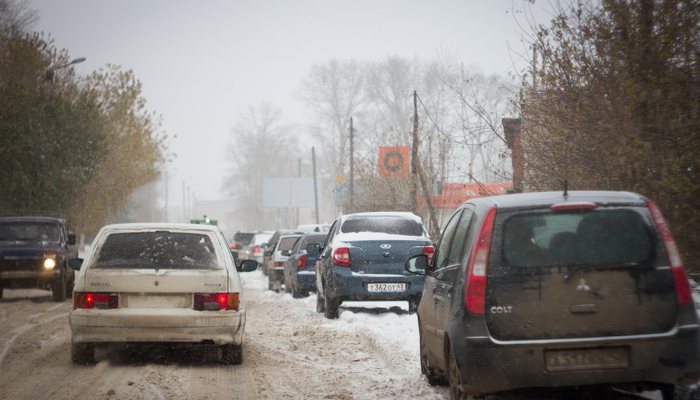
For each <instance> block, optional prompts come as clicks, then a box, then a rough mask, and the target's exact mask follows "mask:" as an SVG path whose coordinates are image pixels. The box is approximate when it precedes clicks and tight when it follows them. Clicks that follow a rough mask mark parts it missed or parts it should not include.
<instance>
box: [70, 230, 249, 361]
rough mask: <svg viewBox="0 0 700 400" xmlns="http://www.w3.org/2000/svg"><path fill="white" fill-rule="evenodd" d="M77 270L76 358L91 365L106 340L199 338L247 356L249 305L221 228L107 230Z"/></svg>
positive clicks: (225, 352)
mask: <svg viewBox="0 0 700 400" xmlns="http://www.w3.org/2000/svg"><path fill="white" fill-rule="evenodd" d="M69 264H70V265H71V267H72V268H73V269H76V270H79V271H80V272H79V274H78V278H77V280H76V283H75V289H74V294H73V310H72V311H71V313H70V329H71V359H72V361H73V362H74V363H76V364H85V363H93V362H94V357H95V356H94V354H95V346H97V345H101V344H109V343H191V344H195V343H200V344H215V345H218V346H220V347H221V360H222V361H223V362H224V363H227V364H240V363H241V362H242V359H243V353H242V346H243V330H244V327H245V305H244V302H243V299H242V298H241V294H242V287H241V280H240V278H239V276H238V271H252V270H254V269H256V268H257V265H258V263H257V262H256V261H254V260H244V261H242V262H241V264H240V265H239V266H236V265H235V263H234V260H233V257H232V256H231V252H230V251H229V248H228V245H227V242H226V239H225V238H224V236H223V234H222V233H221V232H220V231H219V230H218V228H216V227H214V226H209V225H192V224H165V223H149V224H114V225H107V226H105V227H103V228H102V229H101V230H100V232H99V233H98V234H97V236H96V237H95V240H94V241H93V246H92V249H91V251H90V253H89V254H88V255H87V257H86V258H85V260H81V259H74V260H71V261H70V262H69Z"/></svg>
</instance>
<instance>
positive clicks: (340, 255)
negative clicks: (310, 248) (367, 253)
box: [333, 247, 350, 267]
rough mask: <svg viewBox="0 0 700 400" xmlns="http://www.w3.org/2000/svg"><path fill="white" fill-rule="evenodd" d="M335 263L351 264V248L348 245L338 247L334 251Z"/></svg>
mask: <svg viewBox="0 0 700 400" xmlns="http://www.w3.org/2000/svg"><path fill="white" fill-rule="evenodd" d="M333 264H335V265H337V266H339V267H349V266H350V249H348V248H347V247H338V248H337V249H335V250H334V251H333Z"/></svg>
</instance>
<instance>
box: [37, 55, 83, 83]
mask: <svg viewBox="0 0 700 400" xmlns="http://www.w3.org/2000/svg"><path fill="white" fill-rule="evenodd" d="M85 60H87V58H85V57H80V58H74V59H73V60H71V61H70V62H68V63H65V64H59V65H54V66H53V67H49V68H48V69H47V70H46V80H47V81H51V82H53V73H54V71H56V70H57V69H61V68H66V67H70V66H71V65H73V64H79V63H81V62H83V61H85Z"/></svg>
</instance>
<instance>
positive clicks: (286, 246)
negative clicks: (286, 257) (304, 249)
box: [277, 236, 300, 251]
mask: <svg viewBox="0 0 700 400" xmlns="http://www.w3.org/2000/svg"><path fill="white" fill-rule="evenodd" d="M299 238H300V236H292V237H285V238H282V239H280V242H279V244H278V245H277V250H279V251H285V250H291V249H292V247H294V244H295V243H296V242H297V240H299Z"/></svg>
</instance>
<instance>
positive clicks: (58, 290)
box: [51, 278, 68, 302]
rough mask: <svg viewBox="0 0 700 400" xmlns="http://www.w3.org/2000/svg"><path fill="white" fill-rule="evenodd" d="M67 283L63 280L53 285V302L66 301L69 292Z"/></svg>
mask: <svg viewBox="0 0 700 400" xmlns="http://www.w3.org/2000/svg"><path fill="white" fill-rule="evenodd" d="M67 286H68V285H66V281H65V280H64V279H63V278H61V280H59V281H56V282H54V283H52V284H51V294H52V295H53V301H56V302H59V301H65V300H66V292H67V291H68V289H67Z"/></svg>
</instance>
